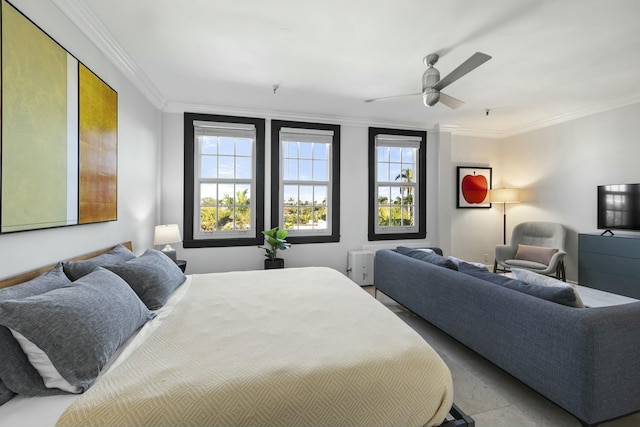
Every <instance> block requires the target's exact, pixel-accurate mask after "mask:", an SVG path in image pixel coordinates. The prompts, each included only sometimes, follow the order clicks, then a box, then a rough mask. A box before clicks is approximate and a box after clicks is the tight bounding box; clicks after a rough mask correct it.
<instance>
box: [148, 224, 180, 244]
mask: <svg viewBox="0 0 640 427" xmlns="http://www.w3.org/2000/svg"><path fill="white" fill-rule="evenodd" d="M180 241H182V237H180V229H179V228H178V224H167V225H156V230H155V234H154V238H153V244H154V245H169V244H171V243H177V242H180Z"/></svg>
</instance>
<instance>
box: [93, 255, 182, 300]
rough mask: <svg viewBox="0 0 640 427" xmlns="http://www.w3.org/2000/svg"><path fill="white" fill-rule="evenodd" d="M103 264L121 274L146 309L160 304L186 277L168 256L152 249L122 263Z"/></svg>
mask: <svg viewBox="0 0 640 427" xmlns="http://www.w3.org/2000/svg"><path fill="white" fill-rule="evenodd" d="M105 268H106V269H108V270H111V271H113V272H114V273H116V274H117V275H118V276H120V277H122V278H123V279H124V280H125V282H127V283H128V284H129V286H131V288H132V289H133V290H134V291H135V293H136V294H137V295H138V296H139V297H140V299H141V300H142V301H143V302H144V303H145V304H146V305H147V307H148V308H149V310H157V309H159V308H160V307H162V306H163V305H164V304H165V303H166V302H167V299H169V297H170V296H171V294H172V293H173V291H175V290H176V288H177V287H178V286H180V285H181V284H182V283H183V282H184V280H185V278H186V277H185V275H184V274H183V273H182V270H180V267H178V265H177V264H176V263H175V262H174V261H173V260H172V259H171V258H169V257H168V256H166V255H165V254H163V253H162V252H160V251H157V250H155V249H148V250H147V251H146V252H145V253H144V254H142V255H140V256H139V257H138V258H135V259H132V260H130V261H127V262H125V263H123V264H118V265H111V266H106V267H105Z"/></svg>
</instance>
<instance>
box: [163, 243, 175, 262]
mask: <svg viewBox="0 0 640 427" xmlns="http://www.w3.org/2000/svg"><path fill="white" fill-rule="evenodd" d="M162 253H163V254H165V255H166V256H168V257H169V258H171V259H172V260H174V261H175V260H176V258H177V256H176V250H175V249H173V247H172V246H171V245H167V246H165V247H164V248H162Z"/></svg>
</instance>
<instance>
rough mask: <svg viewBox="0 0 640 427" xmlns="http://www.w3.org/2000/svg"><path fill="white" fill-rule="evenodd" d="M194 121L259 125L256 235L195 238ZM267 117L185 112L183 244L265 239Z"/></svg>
mask: <svg viewBox="0 0 640 427" xmlns="http://www.w3.org/2000/svg"><path fill="white" fill-rule="evenodd" d="M194 121H210V122H226V123H243V124H253V125H254V126H255V129H256V142H255V145H256V158H255V162H256V166H255V170H256V176H255V183H256V197H255V201H254V203H255V204H256V206H255V215H256V222H255V236H252V237H247V238H237V237H233V238H216V239H194V237H193V234H194V233H193V226H194V224H193V223H194V220H193V218H194V214H195V212H194V206H195V200H194V195H195V188H194V177H195V176H194V174H195V148H196V147H195V144H194V128H193V122H194ZM265 122H266V121H265V119H260V118H255V117H238V116H226V115H218V114H203V113H184V205H183V215H184V218H183V228H182V229H183V230H184V240H183V242H182V246H183V247H184V248H207V247H227V246H254V245H261V244H262V243H264V236H263V235H262V233H261V231H262V230H264V193H265V189H264V187H265V185H264V178H265V166H264V165H265Z"/></svg>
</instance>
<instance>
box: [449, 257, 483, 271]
mask: <svg viewBox="0 0 640 427" xmlns="http://www.w3.org/2000/svg"><path fill="white" fill-rule="evenodd" d="M447 258H449V259H450V260H451V261H453V263H454V264H455V265H459V264H460V263H461V262H466V263H467V264H471V265H475V266H476V267H478V268H484V269H485V270H486V269H487V266H486V265H484V264H482V263H481V262H473V261H465V260H463V259H460V258H457V257H454V256H452V255H449V256H448V257H447Z"/></svg>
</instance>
